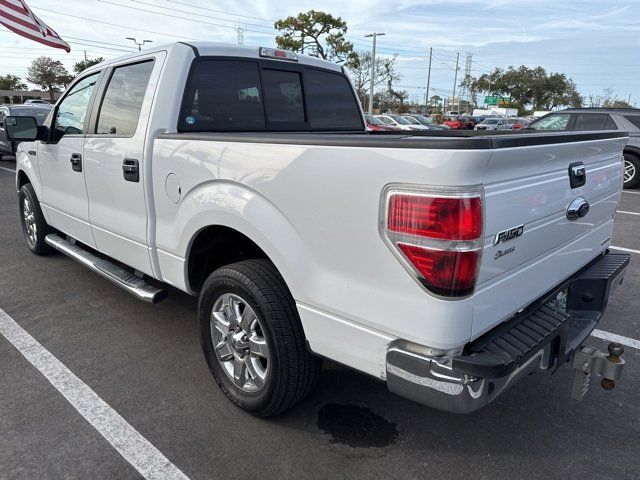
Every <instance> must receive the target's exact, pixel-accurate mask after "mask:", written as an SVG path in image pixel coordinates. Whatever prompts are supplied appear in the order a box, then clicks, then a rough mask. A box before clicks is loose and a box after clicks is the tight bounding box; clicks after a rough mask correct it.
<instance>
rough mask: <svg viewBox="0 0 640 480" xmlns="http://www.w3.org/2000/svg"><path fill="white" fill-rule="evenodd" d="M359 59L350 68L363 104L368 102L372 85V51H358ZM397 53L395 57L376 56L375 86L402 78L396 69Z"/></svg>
mask: <svg viewBox="0 0 640 480" xmlns="http://www.w3.org/2000/svg"><path fill="white" fill-rule="evenodd" d="M356 56H357V61H356V62H354V64H353V65H351V66H350V67H349V69H348V72H349V77H351V81H352V82H353V86H354V88H355V89H356V92H357V94H358V98H359V99H360V101H361V102H362V104H363V105H366V104H367V101H368V98H369V96H368V95H369V94H368V92H369V90H370V86H371V52H357V53H356ZM397 57H398V56H397V55H394V56H393V57H376V64H375V67H374V69H375V72H374V80H373V83H374V88H375V87H379V86H381V85H384V84H388V83H389V80H391V83H393V82H397V81H399V80H400V74H399V73H398V71H397V70H396V59H397Z"/></svg>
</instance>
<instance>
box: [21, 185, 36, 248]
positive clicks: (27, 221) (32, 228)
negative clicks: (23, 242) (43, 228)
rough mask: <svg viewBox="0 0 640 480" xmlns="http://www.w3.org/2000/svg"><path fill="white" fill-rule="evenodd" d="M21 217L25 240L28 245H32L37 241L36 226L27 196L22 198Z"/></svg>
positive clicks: (34, 216)
mask: <svg viewBox="0 0 640 480" xmlns="http://www.w3.org/2000/svg"><path fill="white" fill-rule="evenodd" d="M22 218H23V219H24V228H25V233H26V235H27V242H29V246H31V247H33V246H35V244H36V242H37V241H38V227H37V226H36V215H35V212H34V210H33V206H32V205H31V201H30V200H29V198H27V197H24V199H23V200H22Z"/></svg>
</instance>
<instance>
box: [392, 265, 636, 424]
mask: <svg viewBox="0 0 640 480" xmlns="http://www.w3.org/2000/svg"><path fill="white" fill-rule="evenodd" d="M628 265H629V255H627V254H611V253H606V254H605V255H603V256H601V257H599V258H597V259H596V260H594V261H593V262H591V263H590V264H589V265H587V266H586V267H585V268H583V269H582V270H580V271H579V272H577V273H576V274H575V275H573V276H572V277H571V278H569V279H568V280H566V281H565V282H563V283H562V284H561V285H558V286H557V287H556V288H554V289H553V290H552V291H551V292H549V293H548V294H546V295H544V296H543V297H541V298H540V299H538V300H537V301H535V302H533V303H532V304H531V305H530V306H529V307H528V308H526V309H525V310H523V311H522V312H521V313H519V314H518V315H516V316H514V317H513V318H511V319H510V320H508V321H506V322H504V323H502V324H500V325H499V326H498V327H496V328H494V329H493V330H491V331H489V332H488V333H486V334H484V335H483V336H482V337H480V338H478V339H476V340H474V341H473V342H471V343H469V344H467V345H466V346H465V348H464V350H463V351H462V353H461V354H458V355H454V356H445V357H434V356H431V355H429V353H430V352H429V351H428V350H427V349H425V348H424V347H420V346H418V345H414V344H410V343H408V342H405V341H402V340H398V341H396V342H393V343H392V344H391V345H390V346H389V348H388V350H387V356H386V363H387V368H386V370H387V386H388V388H389V390H390V391H392V392H394V393H397V394H399V395H402V396H403V397H406V398H409V399H411V400H415V401H417V402H419V403H422V404H425V405H428V406H431V407H434V408H437V409H440V410H444V411H447V412H452V413H469V412H472V411H474V410H477V409H479V408H481V407H483V406H485V405H487V404H488V403H490V402H491V401H493V400H494V399H495V398H496V397H497V396H498V395H500V394H501V393H502V392H504V391H505V390H506V389H507V388H508V387H509V386H510V385H513V384H514V383H515V382H516V381H518V380H519V379H520V378H522V377H524V376H525V375H528V374H530V373H536V372H537V373H554V372H555V371H556V370H557V369H558V367H559V366H560V365H562V364H564V363H567V362H570V361H571V360H572V359H573V356H574V354H575V353H576V351H579V350H580V349H581V347H582V344H583V342H584V341H585V340H586V339H587V337H589V335H590V334H591V332H592V331H593V329H594V328H595V327H596V325H597V324H598V322H599V320H600V318H601V317H602V314H603V313H604V310H605V308H606V305H607V300H608V297H609V295H610V293H611V292H612V291H613V290H614V289H615V288H616V287H617V286H618V285H620V284H621V283H622V280H623V279H624V274H625V272H626V269H627V266H628ZM564 289H568V297H567V305H566V311H565V310H564V309H561V308H559V307H558V306H555V305H551V304H550V301H551V300H552V299H553V298H555V297H556V295H557V293H558V292H559V291H561V290H564Z"/></svg>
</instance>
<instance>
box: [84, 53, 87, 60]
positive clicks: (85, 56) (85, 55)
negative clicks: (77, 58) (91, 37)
mask: <svg viewBox="0 0 640 480" xmlns="http://www.w3.org/2000/svg"><path fill="white" fill-rule="evenodd" d="M84 61H85V62H86V61H87V51H86V50H85V51H84Z"/></svg>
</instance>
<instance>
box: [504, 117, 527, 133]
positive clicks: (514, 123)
mask: <svg viewBox="0 0 640 480" xmlns="http://www.w3.org/2000/svg"><path fill="white" fill-rule="evenodd" d="M529 123H531V122H529V120H527V119H526V118H522V117H509V118H507V130H520V129H521V128H525V127H526V126H527V125H529Z"/></svg>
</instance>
